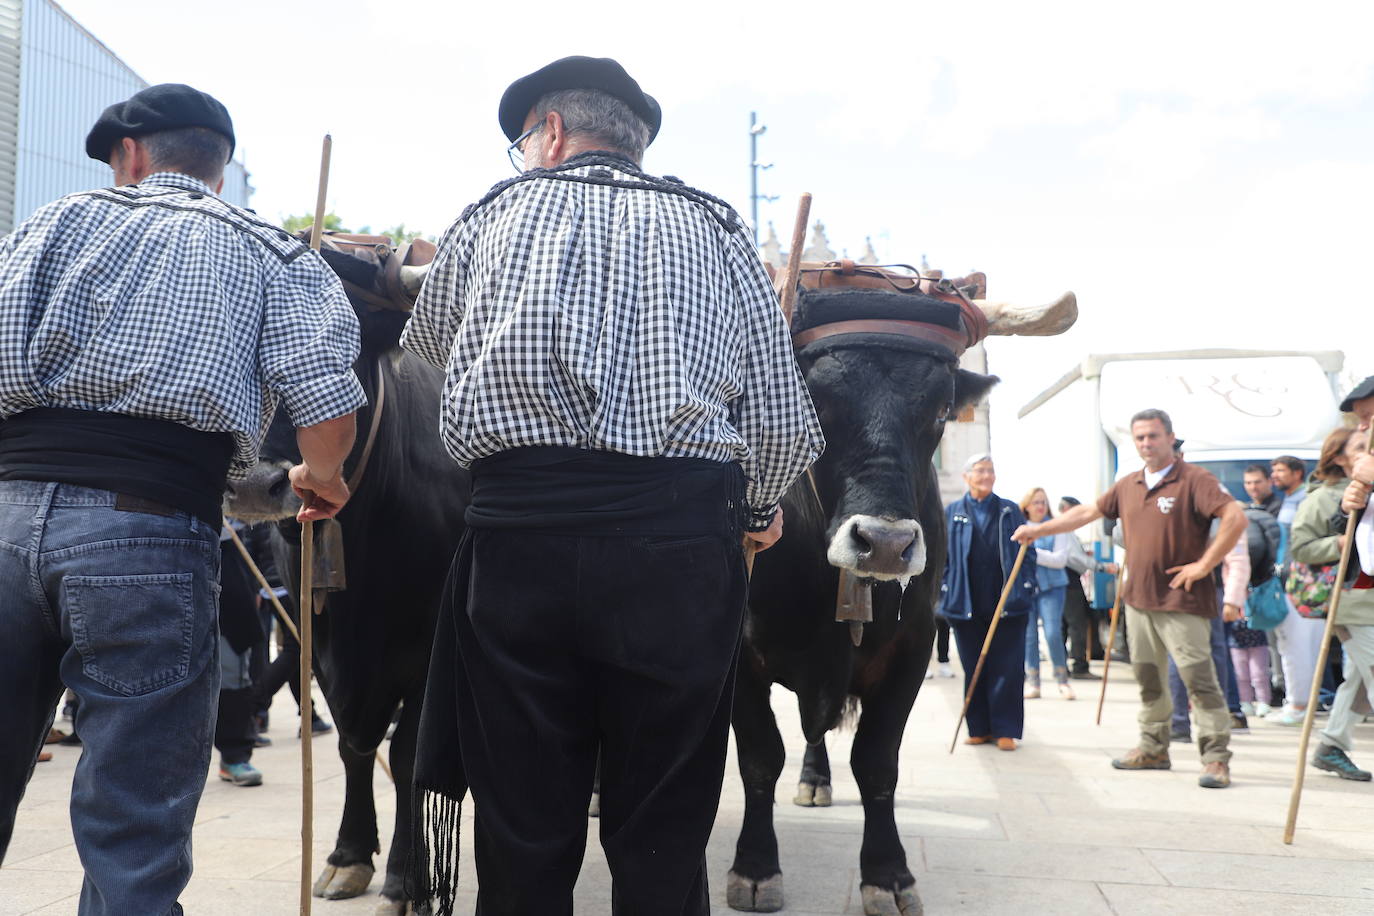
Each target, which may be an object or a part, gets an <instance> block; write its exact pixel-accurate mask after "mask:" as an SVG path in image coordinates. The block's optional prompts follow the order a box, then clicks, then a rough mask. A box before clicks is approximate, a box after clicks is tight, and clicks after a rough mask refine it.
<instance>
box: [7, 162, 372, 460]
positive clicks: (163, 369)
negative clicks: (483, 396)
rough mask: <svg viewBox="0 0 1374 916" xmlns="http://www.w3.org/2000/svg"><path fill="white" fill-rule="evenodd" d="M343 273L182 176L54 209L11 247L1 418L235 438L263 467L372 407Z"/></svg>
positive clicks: (60, 203) (76, 197) (36, 218)
mask: <svg viewBox="0 0 1374 916" xmlns="http://www.w3.org/2000/svg"><path fill="white" fill-rule="evenodd" d="M357 354H358V320H357V316H356V315H355V314H354V312H353V308H352V306H351V305H350V304H349V301H348V297H347V296H346V295H345V294H344V291H343V288H342V287H341V286H340V284H339V280H338V277H336V276H335V274H334V272H333V271H331V270H330V269H329V267H328V266H327V265H326V264H325V263H324V261H323V260H322V259H321V258H320V257H319V255H318V254H316V253H314V252H312V251H310V249H309V248H308V247H307V246H305V245H304V244H302V243H301V242H300V241H299V240H297V239H295V238H292V237H291V236H289V235H287V234H286V233H285V232H284V231H283V230H281V229H279V228H277V227H275V226H272V225H270V224H268V223H265V222H263V221H261V220H259V219H258V218H257V217H255V216H253V214H251V213H249V212H247V211H244V210H240V209H239V208H237V207H234V206H232V205H230V204H227V203H225V202H224V201H221V200H220V199H219V198H217V197H215V195H214V194H213V193H212V192H211V190H210V188H209V187H207V186H206V185H205V183H204V182H201V181H199V180H198V179H195V178H191V177H190V176H187V175H182V174H178V173H173V172H159V173H157V174H154V175H150V176H148V177H147V178H145V179H144V180H143V181H142V182H140V183H139V184H137V185H134V186H131V187H122V188H106V189H103V190H97V191H84V192H81V193H78V194H71V195H68V196H66V197H63V198H61V199H60V200H57V201H55V202H53V203H51V204H48V205H47V206H45V207H42V208H40V209H39V210H38V211H37V212H36V213H34V215H33V216H32V217H30V218H29V219H27V220H26V221H24V223H23V224H21V225H20V226H19V227H18V228H17V229H15V231H14V232H13V233H12V234H11V235H9V236H8V237H6V238H4V239H3V240H0V417H8V416H12V415H14V414H17V413H20V412H22V411H25V410H29V409H32V408H37V407H59V408H70V409H76V410H97V411H107V412H113V413H121V414H127V415H130V416H135V417H147V418H153V419H160V420H171V421H173V422H176V423H180V424H182V425H184V426H189V427H191V428H192V429H198V430H202V431H204V432H215V433H218V432H227V433H232V434H233V436H234V440H235V443H236V450H235V455H234V458H233V463H232V465H231V467H230V476H240V475H242V473H243V472H245V471H246V470H247V469H248V468H250V467H251V466H252V465H253V463H254V462H255V461H256V460H257V453H258V445H259V443H260V442H261V440H262V437H263V435H265V434H266V431H267V426H268V424H269V423H270V422H271V419H272V414H273V412H274V411H275V410H276V404H277V399H278V398H280V399H281V400H282V401H283V403H284V404H285V405H286V410H287V412H288V413H289V414H290V415H291V419H292V422H294V423H295V424H296V425H297V426H311V425H313V424H315V423H319V422H321V421H324V420H328V419H331V418H334V417H338V416H343V415H344V414H347V413H350V412H352V411H353V410H356V409H357V408H358V407H360V406H361V405H362V404H364V403H366V398H365V397H364V396H363V392H362V386H361V385H359V384H358V379H357V378H356V377H355V376H354V374H353V369H352V365H353V360H354V359H355V358H356V356H357Z"/></svg>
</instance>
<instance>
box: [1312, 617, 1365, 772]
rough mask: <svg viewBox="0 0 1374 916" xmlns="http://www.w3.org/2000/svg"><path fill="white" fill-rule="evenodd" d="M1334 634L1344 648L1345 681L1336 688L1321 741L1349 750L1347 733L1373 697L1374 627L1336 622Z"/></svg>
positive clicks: (1358, 720) (1358, 719) (1350, 745)
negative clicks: (1343, 624)
mask: <svg viewBox="0 0 1374 916" xmlns="http://www.w3.org/2000/svg"><path fill="white" fill-rule="evenodd" d="M1336 636H1337V637H1338V638H1339V639H1340V641H1341V648H1342V649H1343V650H1345V669H1344V670H1345V680H1344V681H1342V682H1341V686H1340V689H1338V690H1337V691H1336V699H1335V700H1334V701H1333V702H1332V704H1331V716H1330V718H1328V719H1327V720H1326V728H1324V729H1322V731H1321V737H1322V743H1324V744H1330V745H1332V746H1333V747H1338V748H1340V749H1341V750H1343V751H1345V752H1346V753H1347V754H1348V753H1350V751H1351V750H1352V745H1353V742H1352V741H1351V737H1350V733H1351V731H1352V730H1353V729H1354V728H1355V726H1356V725H1358V724H1359V722H1360V719H1361V718H1362V717H1363V716H1364V715H1365V714H1366V713H1368V712H1369V702H1370V698H1371V697H1374V626H1359V625H1355V626H1341V625H1340V624H1337V625H1336Z"/></svg>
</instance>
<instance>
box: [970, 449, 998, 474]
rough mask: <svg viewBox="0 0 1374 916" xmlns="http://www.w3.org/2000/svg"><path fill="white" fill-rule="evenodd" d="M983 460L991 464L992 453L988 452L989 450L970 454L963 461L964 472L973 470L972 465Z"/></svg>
mask: <svg viewBox="0 0 1374 916" xmlns="http://www.w3.org/2000/svg"><path fill="white" fill-rule="evenodd" d="M984 461H986V462H987V463H988V464H992V455H991V453H989V452H979V453H978V454H976V455H972V456H970V457H969V460H968V461H965V462H964V473H965V474H967V473H968V472H969V471H971V470H973V466H974V465H975V464H979V463H981V462H984Z"/></svg>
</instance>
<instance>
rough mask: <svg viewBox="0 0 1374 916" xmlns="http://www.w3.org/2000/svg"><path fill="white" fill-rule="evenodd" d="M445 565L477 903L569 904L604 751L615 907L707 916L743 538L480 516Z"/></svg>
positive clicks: (491, 907)
mask: <svg viewBox="0 0 1374 916" xmlns="http://www.w3.org/2000/svg"><path fill="white" fill-rule="evenodd" d="M465 554H466V556H465ZM455 564H456V566H455V570H454V573H455V574H454V575H452V576H450V579H449V584H450V588H451V589H453V591H452V592H451V593H450V595H449V600H450V602H451V604H453V605H457V606H453V607H452V611H453V619H454V623H455V627H456V640H457V645H458V653H457V654H458V665H457V667H458V669H459V670H458V671H457V672H456V674H457V687H456V695H457V697H456V699H457V706H458V727H459V728H458V730H459V744H460V747H461V749H462V760H463V766H464V768H465V769H466V771H467V778H468V781H469V786H470V789H471V792H472V797H473V801H474V803H475V805H474V807H475V810H476V815H475V818H474V823H475V833H474V846H475V852H476V866H477V882H478V899H477V913H478V914H481V916H505V914H512V916H514V914H522V916H523V914H530V913H540V914H551V916H552V914H564V913H567V914H570V913H572V911H573V905H572V895H573V886H574V884H575V883H576V881H577V873H578V870H579V868H580V867H581V864H582V859H583V853H584V850H585V846H586V835H587V803H588V800H589V798H590V795H591V789H592V779H593V775H594V770H595V767H596V761H597V750H598V748H599V749H600V751H601V819H600V827H601V844H602V847H603V848H604V849H605V852H606V858H607V861H608V863H609V865H610V870H611V876H612V880H613V890H612V901H611V907H610V909H611V912H613V913H616V914H626V916H629V914H634V916H644V914H665V916H679V914H692V916H696V914H701V916H706V914H709V913H710V903H709V896H708V892H707V881H706V871H705V866H706V861H705V848H706V841H707V839H708V838H709V836H710V833H711V826H712V824H713V823H714V821H715V816H716V808H717V806H718V804H719V801H720V789H721V781H722V779H723V777H724V769H725V751H726V745H727V741H728V737H729V728H730V710H731V704H732V701H733V696H734V682H735V666H736V658H737V655H738V649H739V640H740V631H741V622H742V617H743V609H744V602H745V596H746V591H747V587H748V581H747V578H746V574H745V570H744V563H743V558H742V552H741V550H740V545H739V543H738V542H737V541H733V539H730V538H726V537H721V536H704V537H590V536H574V535H553V534H545V533H539V532H534V531H528V530H515V531H512V530H498V529H474V530H472V531H471V532H470V537H469V538H468V539H467V540H466V541H465V542H464V547H463V548H462V549H460V551H459V554H458V558H457V560H456V561H455ZM464 564H468V568H467V575H464V574H463V572H464V570H463V565H464Z"/></svg>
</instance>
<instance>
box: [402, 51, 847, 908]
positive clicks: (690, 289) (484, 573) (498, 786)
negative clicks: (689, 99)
mask: <svg viewBox="0 0 1374 916" xmlns="http://www.w3.org/2000/svg"><path fill="white" fill-rule="evenodd" d="M499 117H500V123H501V128H502V130H503V131H504V133H505V135H506V138H507V139H508V140H510V141H511V146H510V147H509V151H510V153H511V155H512V158H513V159H516V160H517V161H518V168H522V169H523V171H522V173H521V174H520V175H519V177H516V178H513V179H511V180H509V181H506V182H503V183H502V184H499V185H497V186H496V187H495V188H493V189H492V191H491V192H489V193H488V194H487V195H486V197H484V198H483V199H482V200H481V201H479V202H478V203H476V204H474V205H472V206H470V207H469V208H467V210H465V211H464V212H463V214H462V216H461V217H459V219H458V221H457V222H456V223H454V224H453V226H452V227H451V228H450V229H449V230H448V231H447V232H446V233H445V234H444V237H443V239H442V240H441V242H440V245H439V251H438V254H437V255H436V257H435V260H434V264H433V266H432V267H431V270H430V274H429V277H428V279H427V280H426V282H425V286H424V289H423V290H422V291H421V294H420V298H419V301H418V302H417V303H416V306H415V311H414V314H413V315H412V317H411V319H410V323H409V324H408V325H407V328H406V332H405V335H404V337H403V339H402V343H403V345H404V346H405V347H407V348H409V349H410V350H412V351H414V352H415V353H417V354H418V355H420V356H421V357H423V358H425V359H427V360H428V361H430V362H432V363H433V364H434V365H436V366H439V367H440V368H442V369H444V370H445V372H446V373H447V376H448V379H447V385H446V388H445V398H444V402H443V405H442V408H441V413H442V415H441V417H440V425H441V434H442V437H443V440H444V442H445V445H446V446H447V448H448V450H449V452H450V454H451V455H452V456H453V457H454V459H455V460H457V461H459V462H460V463H462V464H464V465H467V466H469V467H470V468H471V469H472V478H473V490H472V502H471V508H470V509H469V510H468V514H467V521H468V525H469V529H470V534H469V537H468V538H466V539H465V540H464V542H463V545H462V546H461V547H460V549H459V551H458V554H457V556H456V557H455V560H454V565H453V570H452V573H451V574H450V578H449V588H448V597H447V600H446V604H445V607H444V608H443V609H442V611H441V614H440V624H439V630H438V633H437V634H436V642H435V650H434V652H435V654H434V662H433V664H432V665H431V667H430V682H429V687H428V691H427V693H426V700H425V704H426V705H425V712H424V721H423V723H422V726H421V735H420V746H419V750H418V752H417V761H416V780H415V782H416V786H417V787H418V788H419V789H420V790H421V792H422V800H423V801H424V803H425V805H426V810H425V811H424V814H425V815H426V817H425V820H424V821H422V823H426V824H429V825H431V826H432V827H433V832H432V835H431V836H430V837H428V842H429V849H430V855H429V857H428V858H427V861H429V862H430V863H433V864H434V865H435V868H434V874H431V875H430V876H429V877H430V879H431V884H430V886H429V888H428V892H429V893H431V894H432V895H434V896H437V897H440V898H447V899H449V900H450V901H451V900H452V898H453V895H454V891H455V888H454V886H453V883H452V879H451V875H452V870H451V869H449V868H447V867H446V865H451V864H452V863H451V860H450V859H448V858H447V857H445V856H444V850H446V849H452V848H453V846H454V845H455V844H456V840H455V838H454V836H453V834H452V828H454V827H456V822H457V818H456V815H455V811H456V805H457V803H458V801H460V800H461V799H462V797H463V792H464V790H465V789H466V788H468V785H469V783H470V787H471V791H472V795H473V799H474V801H475V808H476V822H475V847H476V860H477V872H478V904H477V906H478V911H479V912H481V913H482V914H484V916H498V914H528V913H570V912H572V909H573V902H572V894H573V886H574V884H575V883H576V880H577V874H578V869H579V868H580V866H581V864H582V858H583V850H584V847H585V844H586V834H587V819H586V809H587V799H588V796H589V794H590V793H591V791H592V783H593V777H594V773H595V769H596V766H597V758H598V750H599V753H600V772H601V783H600V786H601V797H600V798H601V802H600V813H601V842H602V846H603V848H604V849H605V852H606V857H607V860H608V862H609V864H610V869H611V875H612V878H613V880H614V890H613V893H612V903H611V907H610V909H611V911H612V912H614V913H624V914H631V913H634V914H638V913H664V914H668V913H672V914H678V913H682V914H703V916H704V914H707V913H709V912H710V903H709V897H708V894H707V883H706V874H705V858H704V851H705V846H706V841H707V838H708V836H709V835H710V832H711V826H712V823H713V822H714V820H715V813H716V807H717V805H718V802H719V798H720V788H721V780H722V778H723V775H724V765H725V749H726V742H727V739H728V733H729V726H730V710H731V702H732V697H733V693H734V677H735V659H736V653H737V649H738V646H739V637H740V627H741V618H742V614H743V609H744V598H745V592H746V589H747V585H748V581H747V578H746V574H745V569H744V563H743V558H742V550H741V535H743V536H744V537H746V538H748V539H749V540H750V542H751V543H753V544H756V545H758V546H759V547H760V548H763V547H766V546H768V545H769V544H772V543H773V542H774V541H776V540H777V539H778V537H779V536H781V533H782V513H781V511H780V510H779V509H778V502H779V500H780V498H781V496H782V494H783V492H784V491H785V490H786V489H787V487H788V486H789V485H790V484H791V482H792V481H793V480H794V479H795V478H796V477H797V476H798V475H800V474H801V473H802V472H803V471H805V469H806V467H807V466H808V465H809V464H810V463H811V462H812V461H814V460H815V458H816V457H817V456H818V455H819V454H820V451H821V449H822V448H823V447H824V441H823V439H822V437H821V433H820V426H819V423H818V422H817V420H816V415H815V412H814V411H813V409H812V406H811V401H810V397H809V396H808V394H807V391H806V387H805V385H804V384H803V382H802V379H801V374H800V372H799V371H798V369H797V366H796V362H795V360H794V358H793V356H792V346H791V341H790V337H789V334H788V330H787V328H786V326H785V324H784V322H783V320H782V315H781V312H780V311H779V309H778V303H777V299H776V297H775V295H774V293H773V289H772V286H771V285H770V283H769V280H768V275H767V273H766V272H765V270H764V268H763V265H762V264H761V263H760V261H759V258H758V255H757V253H756V252H755V250H754V247H753V244H752V241H751V236H750V233H749V232H748V231H747V229H746V227H745V225H744V224H743V222H742V221H741V220H740V218H739V216H738V215H737V214H736V213H735V212H734V210H732V209H731V208H730V207H729V206H727V205H726V204H725V203H723V202H722V201H720V200H718V199H717V198H714V197H711V196H710V195H707V194H704V193H702V192H700V191H697V190H694V189H692V188H689V187H687V186H686V185H684V184H682V183H681V182H679V181H676V180H672V179H663V178H658V177H655V176H653V175H650V174H648V173H646V172H645V171H644V170H643V169H642V168H641V166H640V161H641V158H642V156H643V153H644V148H645V147H646V146H648V144H649V143H650V142H651V141H652V140H653V139H654V137H655V135H656V134H657V133H658V128H659V125H660V121H661V112H660V109H659V106H658V103H657V102H655V101H654V99H653V98H652V97H650V96H649V95H647V94H646V93H645V92H644V91H643V90H642V89H641V88H640V87H639V84H638V83H637V82H636V81H635V80H634V79H632V78H631V77H630V76H629V74H628V73H626V72H625V69H624V68H623V67H621V66H620V64H618V63H616V62H615V61H613V60H608V59H604V58H600V59H597V58H587V57H569V58H564V59H563V60H560V61H556V62H554V63H552V64H550V65H549V66H547V67H544V68H543V69H541V70H538V71H536V72H534V73H532V74H530V75H529V76H526V77H524V78H523V79H520V80H517V81H516V82H515V83H513V84H512V85H511V87H510V88H509V89H507V90H506V94H505V96H504V97H503V98H502V100H501V105H500V111H499ZM436 812H437V813H438V816H437V817H436V816H434V815H435V813H436Z"/></svg>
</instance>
